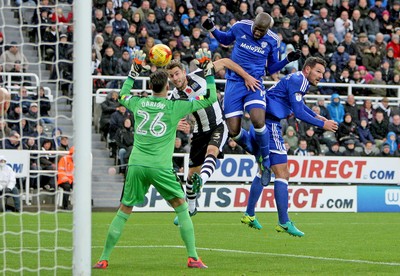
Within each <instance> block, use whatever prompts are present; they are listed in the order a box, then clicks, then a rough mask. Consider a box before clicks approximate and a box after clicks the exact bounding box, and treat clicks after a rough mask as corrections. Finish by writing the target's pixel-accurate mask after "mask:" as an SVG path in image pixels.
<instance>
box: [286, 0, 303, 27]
mask: <svg viewBox="0 0 400 276" xmlns="http://www.w3.org/2000/svg"><path fill="white" fill-rule="evenodd" d="M286 17H287V18H289V20H290V27H292V28H293V29H295V30H296V29H297V27H298V23H299V20H300V18H299V16H298V15H297V13H296V9H295V7H294V3H293V2H292V1H290V2H289V4H288V6H287V9H286Z"/></svg>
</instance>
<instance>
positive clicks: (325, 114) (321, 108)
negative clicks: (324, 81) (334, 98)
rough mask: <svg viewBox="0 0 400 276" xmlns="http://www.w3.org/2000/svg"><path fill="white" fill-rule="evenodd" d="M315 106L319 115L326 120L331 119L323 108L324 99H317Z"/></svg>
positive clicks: (324, 107)
mask: <svg viewBox="0 0 400 276" xmlns="http://www.w3.org/2000/svg"><path fill="white" fill-rule="evenodd" d="M317 106H318V107H319V112H320V113H319V114H320V115H321V116H323V117H325V118H327V119H328V120H330V119H331V115H330V114H329V111H328V109H327V108H326V106H325V99H324V98H318V100H317Z"/></svg>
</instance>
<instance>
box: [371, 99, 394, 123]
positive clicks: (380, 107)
mask: <svg viewBox="0 0 400 276" xmlns="http://www.w3.org/2000/svg"><path fill="white" fill-rule="evenodd" d="M375 109H376V111H377V112H378V111H382V112H383V115H384V116H385V121H387V122H388V123H389V118H390V117H391V116H392V115H393V113H394V112H393V110H392V107H391V106H390V105H389V99H388V98H387V97H383V98H382V100H381V101H380V102H379V103H378V104H377V105H376V106H375Z"/></svg>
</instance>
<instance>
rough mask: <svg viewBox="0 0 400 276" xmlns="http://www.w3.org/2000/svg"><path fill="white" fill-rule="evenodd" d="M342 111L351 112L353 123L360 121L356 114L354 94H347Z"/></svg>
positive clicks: (357, 112) (357, 111) (357, 113)
mask: <svg viewBox="0 0 400 276" xmlns="http://www.w3.org/2000/svg"><path fill="white" fill-rule="evenodd" d="M344 111H345V112H346V113H350V114H351V117H352V118H353V121H354V122H355V123H358V122H359V121H360V117H359V116H358V115H359V110H358V106H357V103H356V100H355V99H354V95H352V94H350V95H348V96H347V99H346V103H345V104H344Z"/></svg>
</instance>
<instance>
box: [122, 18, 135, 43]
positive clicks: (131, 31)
mask: <svg viewBox="0 0 400 276" xmlns="http://www.w3.org/2000/svg"><path fill="white" fill-rule="evenodd" d="M137 31H138V27H137V26H136V24H134V23H132V24H129V29H128V31H127V32H126V33H125V35H124V36H123V41H124V43H125V44H128V45H127V46H129V39H130V38H134V39H135V46H136V39H137Z"/></svg>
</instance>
